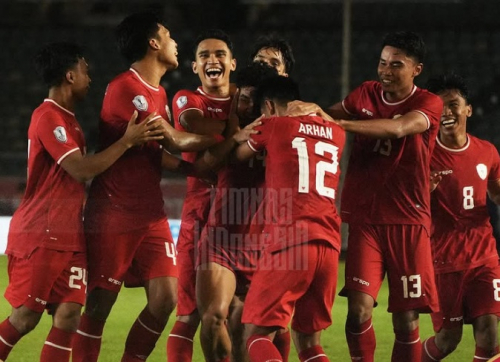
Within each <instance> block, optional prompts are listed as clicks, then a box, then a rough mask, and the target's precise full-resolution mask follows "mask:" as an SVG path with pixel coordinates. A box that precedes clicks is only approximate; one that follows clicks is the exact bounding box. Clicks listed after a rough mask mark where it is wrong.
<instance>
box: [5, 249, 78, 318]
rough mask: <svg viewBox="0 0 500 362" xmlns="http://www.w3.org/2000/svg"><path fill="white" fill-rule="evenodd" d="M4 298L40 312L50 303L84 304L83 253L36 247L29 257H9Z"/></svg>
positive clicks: (15, 306)
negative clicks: (7, 281)
mask: <svg viewBox="0 0 500 362" xmlns="http://www.w3.org/2000/svg"><path fill="white" fill-rule="evenodd" d="M8 258H9V259H8V260H9V265H8V273H9V285H8V286H7V290H6V291H5V299H7V300H8V301H9V303H10V304H11V305H12V307H14V308H19V307H20V306H22V305H24V306H26V307H28V308H29V309H31V310H33V311H35V312H39V313H42V312H43V311H44V310H45V309H46V308H49V306H50V305H52V304H60V303H77V304H81V305H84V304H85V296H86V291H87V258H86V256H85V253H77V252H72V251H58V250H51V249H45V248H37V249H35V251H34V252H33V253H32V254H31V255H30V256H29V257H28V258H17V257H15V256H12V255H9V256H8Z"/></svg>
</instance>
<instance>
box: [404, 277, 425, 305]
mask: <svg viewBox="0 0 500 362" xmlns="http://www.w3.org/2000/svg"><path fill="white" fill-rule="evenodd" d="M401 281H402V282H403V297H404V298H405V299H406V298H420V297H421V296H422V280H421V278H420V274H416V275H410V276H409V277H407V276H405V275H404V276H402V277H401ZM410 289H411V290H410Z"/></svg>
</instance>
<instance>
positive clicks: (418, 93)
mask: <svg viewBox="0 0 500 362" xmlns="http://www.w3.org/2000/svg"><path fill="white" fill-rule="evenodd" d="M414 97H415V98H418V99H422V100H426V101H429V102H433V103H436V104H438V105H440V106H442V105H443V100H442V99H441V97H439V96H438V95H437V94H434V93H432V92H429V91H428V90H427V89H424V88H420V87H416V90H415V93H414Z"/></svg>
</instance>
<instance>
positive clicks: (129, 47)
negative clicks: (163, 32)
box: [115, 11, 164, 63]
mask: <svg viewBox="0 0 500 362" xmlns="http://www.w3.org/2000/svg"><path fill="white" fill-rule="evenodd" d="M159 25H164V24H163V23H162V21H161V19H160V18H159V17H158V16H157V15H156V14H155V13H153V12H151V11H145V12H140V13H135V14H132V15H129V16H128V17H126V18H125V19H123V21H122V22H121V23H120V24H118V26H117V27H116V30H115V35H116V41H117V43H118V50H119V51H120V53H121V54H122V55H123V57H124V58H125V59H126V60H127V61H128V62H130V63H133V62H136V61H138V60H141V59H142V58H144V56H145V55H146V52H147V50H148V46H149V40H150V39H152V38H156V37H157V35H158V30H159Z"/></svg>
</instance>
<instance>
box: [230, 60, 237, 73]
mask: <svg viewBox="0 0 500 362" xmlns="http://www.w3.org/2000/svg"><path fill="white" fill-rule="evenodd" d="M236 63H237V62H236V59H234V58H233V59H231V71H233V72H234V71H235V70H236Z"/></svg>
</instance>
